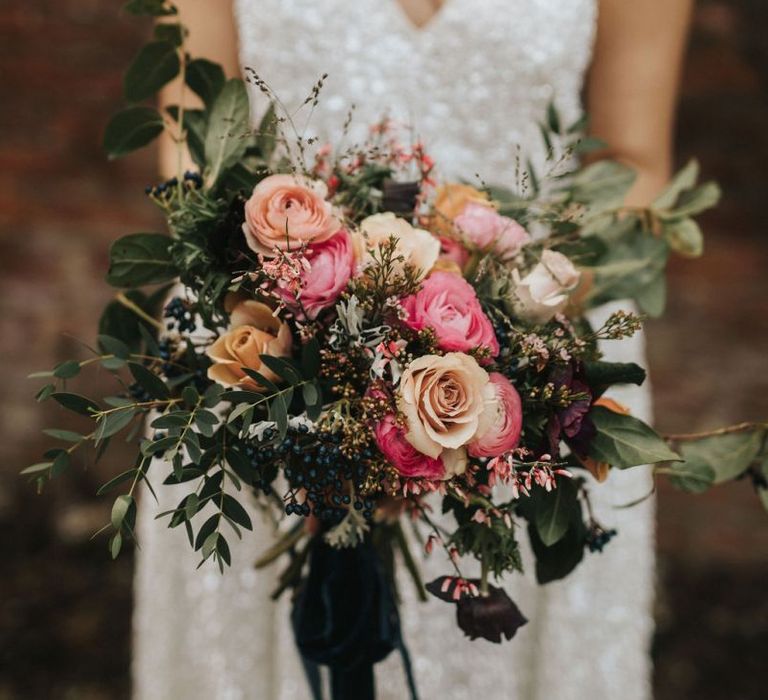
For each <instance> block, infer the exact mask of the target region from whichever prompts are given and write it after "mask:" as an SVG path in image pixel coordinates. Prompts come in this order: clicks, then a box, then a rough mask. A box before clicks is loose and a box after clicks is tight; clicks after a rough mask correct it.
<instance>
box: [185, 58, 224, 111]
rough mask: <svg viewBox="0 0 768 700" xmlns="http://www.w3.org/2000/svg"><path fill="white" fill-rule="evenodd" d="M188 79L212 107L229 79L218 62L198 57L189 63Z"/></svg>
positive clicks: (208, 105) (191, 86) (194, 90)
mask: <svg viewBox="0 0 768 700" xmlns="http://www.w3.org/2000/svg"><path fill="white" fill-rule="evenodd" d="M186 81H187V85H189V87H190V88H191V89H192V91H193V92H194V93H195V94H196V95H198V97H200V99H201V100H202V101H203V103H204V104H205V105H206V107H211V106H212V105H213V103H214V102H215V100H216V98H217V97H218V96H219V93H220V92H221V90H222V88H223V87H224V84H225V83H226V81H227V80H226V77H225V75H224V69H223V68H222V67H221V66H220V65H219V64H218V63H214V62H213V61H209V60H207V59H205V58H196V59H195V60H194V61H190V62H189V63H188V64H187V72H186Z"/></svg>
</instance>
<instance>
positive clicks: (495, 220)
mask: <svg viewBox="0 0 768 700" xmlns="http://www.w3.org/2000/svg"><path fill="white" fill-rule="evenodd" d="M453 223H454V224H455V225H456V228H457V229H458V230H459V233H460V234H461V235H462V236H463V237H464V238H465V240H466V241H468V242H469V243H471V244H472V245H474V246H477V248H479V249H480V250H482V251H483V252H487V251H493V252H495V253H496V254H497V255H499V256H501V257H502V258H505V259H506V258H512V257H514V256H515V255H517V254H518V253H519V252H520V250H521V249H522V247H523V246H524V245H526V244H527V243H529V242H530V240H531V237H530V235H528V232H527V231H526V230H525V229H524V228H523V227H522V226H521V225H520V224H518V223H517V221H515V220H514V219H510V218H509V217H508V216H502V215H501V214H499V212H497V211H496V209H495V207H493V206H492V205H491V204H490V203H487V202H476V201H470V202H467V204H466V205H465V206H464V208H463V209H462V210H461V213H460V214H459V215H458V216H457V217H456V218H455V219H454V220H453Z"/></svg>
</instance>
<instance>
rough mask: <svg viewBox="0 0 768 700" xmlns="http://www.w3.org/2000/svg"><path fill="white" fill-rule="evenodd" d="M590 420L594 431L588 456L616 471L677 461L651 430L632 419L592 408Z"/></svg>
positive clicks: (676, 455) (601, 408) (600, 408)
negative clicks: (594, 428)
mask: <svg viewBox="0 0 768 700" xmlns="http://www.w3.org/2000/svg"><path fill="white" fill-rule="evenodd" d="M589 417H590V418H591V419H592V422H593V423H594V424H595V427H596V428H597V435H596V436H595V437H594V438H593V439H592V443H591V445H590V447H589V456H590V457H593V458H594V459H596V460H597V461H598V462H607V463H608V464H610V465H611V466H612V467H615V468H617V469H626V468H627V467H634V466H638V465H641V464H655V463H657V462H670V461H680V459H681V458H680V455H678V454H677V453H675V452H673V451H672V450H670V449H669V447H668V446H667V443H666V442H664V440H662V438H661V437H660V436H659V435H658V433H656V432H655V431H654V430H653V429H652V428H650V427H649V426H647V425H646V424H645V423H643V422H642V421H640V420H638V419H637V418H634V417H633V416H628V415H624V414H621V413H616V412H615V411H611V410H609V409H607V408H605V407H604V406H594V407H593V408H592V410H591V411H590V412H589Z"/></svg>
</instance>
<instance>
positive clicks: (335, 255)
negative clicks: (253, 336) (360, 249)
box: [278, 229, 356, 319]
mask: <svg viewBox="0 0 768 700" xmlns="http://www.w3.org/2000/svg"><path fill="white" fill-rule="evenodd" d="M306 259H307V262H308V263H309V265H308V268H309V269H308V270H306V271H304V272H303V273H302V276H301V292H300V296H299V302H300V303H297V301H296V297H295V296H294V295H293V294H291V293H290V292H289V291H288V290H278V293H279V294H280V296H281V297H282V298H283V300H284V301H285V303H286V305H287V306H289V307H290V308H291V309H293V310H294V311H296V312H306V315H307V317H308V318H309V319H315V318H317V315H318V314H319V313H320V312H321V311H322V310H323V309H325V308H327V307H329V306H332V305H333V304H335V303H336V300H337V299H338V298H339V296H340V295H341V293H342V291H344V288H345V287H346V286H347V282H349V279H350V277H352V275H353V273H354V271H355V266H356V258H355V251H354V247H353V245H352V237H351V236H350V235H349V233H348V232H347V231H346V230H345V229H341V230H340V231H338V232H337V233H336V234H335V235H334V236H333V237H331V238H329V239H328V240H327V241H324V242H322V243H317V244H312V245H310V246H309V247H308V248H307V254H306Z"/></svg>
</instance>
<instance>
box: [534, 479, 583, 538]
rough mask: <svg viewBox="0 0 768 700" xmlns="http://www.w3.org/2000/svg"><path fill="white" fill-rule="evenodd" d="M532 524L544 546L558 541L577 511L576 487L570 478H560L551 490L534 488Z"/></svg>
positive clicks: (577, 493)
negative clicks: (534, 498) (534, 505)
mask: <svg viewBox="0 0 768 700" xmlns="http://www.w3.org/2000/svg"><path fill="white" fill-rule="evenodd" d="M535 493H536V517H535V520H534V524H535V526H536V532H537V533H538V535H539V538H540V539H541V541H542V543H543V544H544V546H545V547H551V546H552V545H553V544H555V543H556V542H559V541H560V540H561V539H562V538H563V537H564V536H565V533H566V532H567V531H568V527H569V525H570V523H572V522H573V520H574V512H578V511H579V502H578V495H579V492H578V489H577V488H576V485H575V484H574V483H573V481H572V480H571V479H560V480H559V481H558V485H557V488H555V489H553V490H552V491H549V492H547V491H545V490H543V489H536V492H535Z"/></svg>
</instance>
